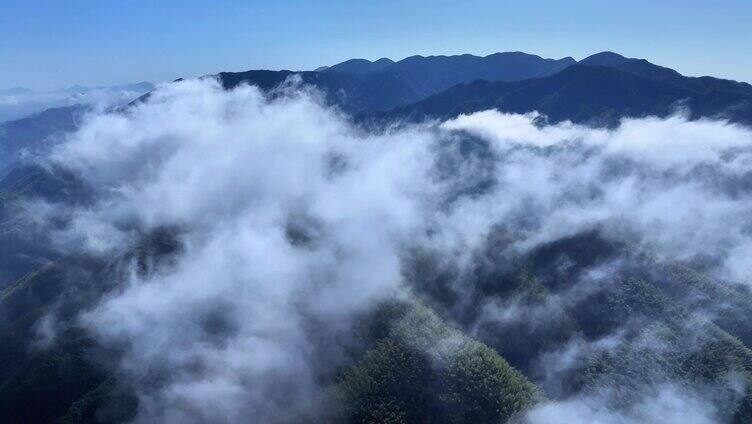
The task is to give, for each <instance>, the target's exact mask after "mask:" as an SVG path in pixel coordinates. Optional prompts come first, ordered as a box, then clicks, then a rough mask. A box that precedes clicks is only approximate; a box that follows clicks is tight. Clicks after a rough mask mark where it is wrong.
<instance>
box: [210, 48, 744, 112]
mask: <svg viewBox="0 0 752 424" xmlns="http://www.w3.org/2000/svg"><path fill="white" fill-rule="evenodd" d="M292 74H298V75H300V77H301V79H302V81H303V82H304V83H306V84H310V85H313V86H316V87H317V88H319V89H320V90H322V91H323V92H324V93H325V95H326V98H327V101H329V102H330V103H332V104H335V105H337V106H339V107H340V108H342V109H343V110H344V111H345V112H348V113H350V114H352V115H355V116H356V117H357V120H358V121H361V122H369V121H371V122H375V123H384V122H389V121H394V120H405V119H407V120H409V121H416V120H423V119H443V118H449V117H452V116H456V115H458V114H461V113H471V112H475V111H479V110H485V109H491V108H496V109H499V110H502V111H505V112H515V113H526V112H531V111H539V112H541V113H543V114H545V115H546V116H547V117H548V118H549V120H550V121H551V122H559V121H563V120H571V121H574V122H580V123H586V124H589V125H595V126H614V125H617V124H618V122H619V120H620V119H621V118H623V117H642V116H648V115H656V116H667V115H669V114H672V113H675V112H676V111H677V110H682V109H686V110H687V111H688V113H689V116H690V118H692V119H698V118H701V117H710V118H722V119H728V120H730V121H732V122H739V123H743V124H752V86H751V85H750V84H747V83H744V82H737V81H731V80H725V79H720V78H714V77H708V76H703V77H687V76H684V75H682V74H680V73H679V72H677V71H675V70H673V69H670V68H666V67H663V66H659V65H655V64H653V63H651V62H649V61H647V60H645V59H634V58H627V57H624V56H622V55H619V54H617V53H614V52H601V53H596V54H594V55H591V56H588V57H586V58H585V59H582V60H581V61H579V62H578V61H576V60H574V59H573V58H571V57H565V58H563V59H544V58H542V57H540V56H536V55H531V54H526V53H522V52H506V53H495V54H492V55H488V56H485V57H480V56H473V55H459V56H427V57H424V56H411V57H408V58H405V59H402V60H400V61H397V62H394V61H392V60H390V59H386V58H383V59H379V60H377V61H373V62H371V61H369V60H366V59H351V60H347V61H345V62H342V63H338V64H335V65H332V66H328V67H321V68H319V69H318V70H317V71H303V72H293V71H287V70H284V71H247V72H223V73H220V74H218V75H217V76H218V77H219V79H220V80H221V81H222V84H223V86H224V87H225V88H232V87H235V86H237V85H238V84H241V83H248V84H253V85H258V86H259V87H260V88H262V89H270V88H272V87H274V86H276V85H278V84H280V83H281V82H283V81H285V79H286V78H288V77H289V76H290V75H292Z"/></svg>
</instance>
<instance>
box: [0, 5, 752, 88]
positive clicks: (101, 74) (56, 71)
mask: <svg viewBox="0 0 752 424" xmlns="http://www.w3.org/2000/svg"><path fill="white" fill-rule="evenodd" d="M750 22H752V0H716V1H711V0H707V1H691V0H690V1H675V0H650V1H648V0H636V1H635V0H633V1H617V0H607V1H604V0H601V1H594V0H593V1H591V0H587V1H576V0H572V1H522V0H516V1H504V0H496V1H486V0H483V1H461V0H454V1H444V0H432V1H428V0H426V1H423V0H420V1H411V0H401V1H392V0H384V1H368V2H367V1H353V0H350V1H339V0H336V1H322V2H316V1H312V0H308V1H230V0H215V1H209V0H206V1H191V0H180V1H177V0H149V1H146V0H128V1H125V0H120V1H116V0H98V1H97V0H37V1H29V0H3V1H2V2H0V88H7V87H13V86H25V87H30V88H34V89H51V88H59V87H64V86H69V85H73V84H83V85H109V84H117V83H126V82H135V81H141V80H148V81H155V82H157V81H164V80H171V79H174V78H177V77H190V76H197V75H203V74H207V73H216V72H219V71H225V70H246V69H258V68H265V69H313V68H316V67H318V66H320V65H325V64H332V63H336V62H339V61H342V60H344V59H348V58H352V57H364V58H367V59H377V58H379V57H383V56H386V57H390V58H392V59H401V58H404V57H406V56H410V55H413V54H422V55H429V54H459V53H473V54H489V53H493V52H497V51H510V50H520V51H525V52H529V53H535V54H539V55H541V56H544V57H554V58H560V57H564V56H573V57H574V58H575V59H581V58H583V57H585V56H587V55H589V54H591V53H595V52H598V51H603V50H613V51H616V52H619V53H622V54H624V55H627V56H631V57H644V58H647V59H648V60H650V61H652V62H655V63H658V64H661V65H665V66H669V67H672V68H675V69H677V70H679V71H680V72H682V73H684V74H687V75H714V76H719V77H725V78H732V79H737V80H745V81H749V82H752V27H751V25H750Z"/></svg>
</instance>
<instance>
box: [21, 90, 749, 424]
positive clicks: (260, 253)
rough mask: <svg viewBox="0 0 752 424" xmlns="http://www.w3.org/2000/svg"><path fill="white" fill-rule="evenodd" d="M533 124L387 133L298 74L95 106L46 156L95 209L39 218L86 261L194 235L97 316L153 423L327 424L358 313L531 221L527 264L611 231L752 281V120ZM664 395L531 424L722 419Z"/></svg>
mask: <svg viewBox="0 0 752 424" xmlns="http://www.w3.org/2000/svg"><path fill="white" fill-rule="evenodd" d="M536 118H537V115H536V114H534V113H531V114H527V115H509V114H503V113H500V112H497V111H486V112H480V113H476V114H473V115H469V116H460V117H457V118H456V119H452V120H449V121H446V122H428V123H423V124H416V125H402V126H399V127H393V128H387V129H385V130H383V131H378V132H374V131H367V130H365V129H363V128H361V127H359V126H357V125H354V124H353V123H352V122H351V121H350V120H349V118H348V117H347V116H345V115H343V114H342V113H340V112H339V111H338V110H337V109H336V108H332V107H329V106H326V105H324V104H323V102H322V100H321V96H319V95H318V94H317V93H316V92H315V91H314V90H311V89H309V88H306V87H301V86H299V85H298V84H296V83H294V82H292V83H291V84H289V85H288V86H286V87H283V88H280V89H279V90H278V91H276V92H274V93H273V95H271V96H270V95H268V93H263V92H261V91H259V90H258V89H256V88H255V87H250V86H241V87H239V88H237V89H234V90H231V91H226V90H223V89H222V88H221V86H220V84H219V83H218V82H216V81H215V80H213V79H210V78H206V79H200V80H186V81H181V82H177V83H172V84H166V85H162V86H160V87H158V89H157V90H156V91H154V92H153V93H152V95H151V96H150V97H149V99H148V100H146V101H144V102H142V103H140V104H138V105H135V106H133V107H132V108H130V109H129V110H127V111H125V112H112V113H105V112H100V113H96V114H92V115H90V116H89V117H88V118H87V119H86V120H85V122H84V124H83V125H82V127H81V129H80V130H79V131H77V132H76V133H74V134H72V135H70V136H69V137H68V139H67V140H66V142H65V143H63V144H61V145H59V146H57V147H56V148H55V150H54V151H53V153H52V154H51V155H50V157H49V158H48V163H49V164H54V165H55V166H62V167H64V168H67V169H69V170H71V171H73V172H74V174H75V175H76V176H77V177H78V178H80V179H81V180H82V181H83V182H84V183H85V184H86V185H87V186H88V187H90V188H91V190H92V192H93V197H92V199H93V200H91V201H88V202H83V203H81V204H79V205H77V206H73V205H61V204H43V203H37V204H35V205H33V206H34V207H33V208H32V210H34V211H35V213H36V215H37V219H36V221H35V222H37V223H42V224H40V225H44V224H43V223H45V222H53V221H54V222H55V223H60V222H65V223H66V224H65V225H64V226H60V225H57V224H56V225H55V226H52V225H51V226H50V228H49V233H50V234H51V240H52V242H53V243H54V244H55V245H56V246H58V247H59V248H60V249H61V250H66V251H69V252H70V251H77V252H82V253H86V254H87V255H92V256H95V257H103V258H104V257H118V256H119V255H120V256H121V257H122V255H123V254H124V253H125V252H128V251H129V250H132V249H134V248H135V247H136V246H138V243H140V242H141V240H142V239H143V237H144V235H145V234H150V233H153V232H155V231H160V230H163V229H168V230H169V232H170V234H172V235H173V236H174V237H175V238H176V239H177V240H178V242H179V245H180V249H179V252H178V253H177V254H176V256H175V258H174V260H171V261H169V262H167V263H164V264H161V265H160V264H154V265H153V266H152V267H150V268H149V269H148V271H147V272H142V271H143V270H139V269H137V266H136V264H132V270H131V271H130V272H126V273H125V274H124V275H125V276H124V277H123V278H122V279H123V281H121V282H119V287H118V289H117V290H114V291H112V292H109V293H108V294H106V295H105V296H103V297H102V299H101V301H99V302H98V303H97V304H96V306H94V307H92V308H91V309H89V310H87V311H85V312H83V313H81V315H80V317H79V322H80V325H82V326H83V327H85V328H87V329H88V330H89V331H90V332H91V333H92V334H93V336H94V337H95V338H96V339H97V340H98V341H99V342H100V343H102V344H103V345H111V346H118V348H121V349H122V350H123V354H122V356H121V357H120V358H119V360H118V362H117V364H116V368H117V372H118V373H119V374H120V375H122V376H124V378H125V379H126V380H127V381H128V383H129V384H130V385H132V387H134V389H135V391H136V393H137V396H138V397H139V400H140V403H139V411H138V416H137V420H139V421H144V422H202V421H210V422H243V421H247V420H249V417H253V418H252V419H253V420H254V421H258V422H289V421H296V420H298V419H300V418H301V417H308V418H310V417H316V416H318V414H321V413H323V412H322V411H321V409H322V408H323V405H325V404H326V402H325V399H324V397H325V396H326V395H325V391H324V389H323V387H322V385H323V383H322V381H324V380H326V378H325V377H326V375H329V374H331V373H333V372H334V370H335V369H336V367H337V366H340V365H341V364H343V363H344V362H345V361H346V359H347V358H346V355H345V354H344V353H343V352H341V350H342V349H344V346H341V347H342V349H340V344H342V342H341V340H342V339H343V338H347V335H348V332H349V331H350V330H351V325H352V321H353V319H354V317H356V316H358V314H360V313H362V312H363V311H365V310H367V309H368V308H370V307H372V306H373V305H375V304H377V303H378V302H379V301H381V300H383V299H387V298H390V297H394V296H398V297H400V296H410V295H411V287H409V285H407V284H406V283H405V279H404V275H405V266H406V265H405V264H406V259H407V258H408V257H409V256H410V252H412V251H414V249H416V248H417V249H424V250H428V251H432V252H435V253H436V255H437V257H439V258H441V260H442V261H447V262H451V263H452V264H453V266H455V267H456V268H457V269H458V270H459V271H458V275H460V276H461V275H462V273H463V272H469V271H468V270H470V268H471V262H472V256H473V252H476V251H478V250H479V249H482V248H483V246H484V243H485V242H486V241H487V238H488V235H489V233H491V232H492V231H494V230H495V229H498V228H499V227H500V226H502V227H504V228H509V229H513V230H514V234H515V235H514V238H513V240H512V242H511V243H510V244H509V245H507V246H506V247H505V249H507V250H508V251H509V252H510V253H509V254H510V255H520V254H524V253H525V252H528V251H531V250H532V249H534V248H536V247H537V246H540V245H542V244H545V243H548V242H551V241H554V240H557V239H560V238H562V237H567V236H572V235H575V234H579V233H582V232H586V231H588V230H592V229H598V230H599V231H601V232H602V234H603V236H604V237H606V238H608V239H611V240H617V241H620V242H623V243H627V244H629V245H630V246H633V247H634V249H637V250H640V251H647V252H650V254H651V255H654V257H656V258H659V259H661V260H674V261H684V262H687V263H693V262H694V261H698V260H699V259H698V258H701V259H702V261H701V262H702V264H703V271H704V272H707V273H708V274H709V275H711V276H713V277H715V278H717V279H719V280H723V281H727V282H730V283H737V284H749V283H752V281H749V279H748V278H749V277H748V276H749V268H750V267H749V265H750V262H749V259H748V258H749V255H750V253H752V235H751V231H752V173H751V172H750V169H751V168H750V164H752V131H750V130H749V129H747V128H744V127H740V126H737V125H733V124H729V123H727V122H724V121H711V120H700V121H688V120H687V119H686V118H685V117H684V116H682V115H681V114H679V115H676V116H673V117H670V118H667V119H658V118H643V119H625V120H624V121H623V122H622V124H621V125H620V126H619V127H618V128H616V129H613V130H607V129H594V128H589V127H585V126H579V125H574V124H570V123H562V124H558V125H554V126H539V125H536V122H537V121H538V120H537V119H536ZM462 281H463V279H462V278H457V279H456V281H455V282H454V283H453V284H454V286H453V290H456V291H458V292H461V291H462V290H463V287H462ZM486 308H490V311H489V313H488V314H486V315H485V318H484V319H513V318H514V316H517V315H516V314H517V312H515V310H514V305H513V304H504V303H495V304H489V305H486ZM544 312H545V311H544ZM545 313H547V312H545ZM489 314H490V315H489ZM512 315H514V316H512ZM489 316H491V318H489ZM603 346H605V347H599V348H607V347H608V345H607V344H604V345H603ZM587 348H588V349H590V348H592V346H588V347H587ZM550 357H551V358H562V356H561V355H559V356H556V355H553V354H551V355H550ZM549 365H550V364H549ZM657 390H658V393H659V394H660V396H658V397H656V398H646V399H642V400H641V401H640V402H638V403H637V405H636V406H635V407H634V408H633V410H632V411H626V412H625V411H619V412H615V411H610V410H608V409H604V408H603V407H601V406H599V405H600V403H599V401H598V399H593V398H585V399H583V398H573V399H565V400H561V401H558V402H552V403H545V404H543V405H542V406H541V407H539V408H536V409H535V410H534V411H532V412H531V413H530V415H529V417H528V418H529V420H530V421H531V422H535V423H548V422H561V419H562V417H566V419H565V421H568V422H601V423H621V422H637V421H639V420H640V419H643V418H644V417H646V416H651V417H653V418H654V419H655V420H654V421H655V422H675V421H676V420H679V419H680V418H681V419H682V421H684V422H692V423H705V422H713V421H714V420H715V417H716V415H714V414H716V413H717V411H715V410H714V409H713V406H712V405H709V404H708V402H706V401H703V399H702V396H701V395H700V394H698V393H699V392H698V391H697V390H694V389H692V390H682V389H681V388H678V387H676V386H675V385H671V384H668V383H667V384H666V385H662V386H661V387H659V388H657ZM650 411H653V412H654V413H653V412H650Z"/></svg>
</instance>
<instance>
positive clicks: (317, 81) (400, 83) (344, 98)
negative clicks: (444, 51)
mask: <svg viewBox="0 0 752 424" xmlns="http://www.w3.org/2000/svg"><path fill="white" fill-rule="evenodd" d="M574 63H576V61H575V60H574V59H572V58H571V57H567V58H564V59H558V60H556V59H544V58H542V57H540V56H536V55H531V54H526V53H522V52H507V53H495V54H492V55H489V56H485V57H480V56H473V55H469V54H468V55H459V56H427V57H424V56H411V57H408V58H405V59H402V60H400V61H398V62H393V61H391V60H390V59H386V58H383V59H379V60H377V61H374V62H371V61H368V60H365V59H351V60H348V61H345V62H342V63H339V64H336V65H333V66H330V67H326V68H319V69H320V70H319V71H303V72H296V73H297V74H299V75H300V76H301V77H302V78H303V81H304V82H305V83H311V84H313V85H316V86H317V87H319V88H321V89H322V90H323V91H324V92H326V93H327V94H328V97H330V98H336V99H337V100H336V103H337V104H338V105H339V106H340V107H342V108H343V109H344V110H345V111H348V112H351V113H360V112H371V111H378V110H389V109H392V108H395V107H399V106H404V105H407V104H410V103H414V102H417V101H419V100H421V99H424V98H426V97H428V96H430V95H432V94H435V93H438V92H441V91H444V90H446V89H448V88H450V87H452V86H454V85H456V84H460V83H466V82H472V81H475V80H477V79H486V80H492V81H518V80H523V79H527V78H534V77H541V76H547V75H553V74H555V73H557V72H559V71H561V70H563V69H565V68H566V67H568V66H570V65H572V64H574ZM291 73H293V72H292V71H287V70H282V71H247V72H223V73H220V74H218V76H219V78H220V79H221V80H222V83H223V85H224V86H225V87H226V88H232V87H234V86H235V85H237V84H239V83H242V82H246V83H249V84H254V85H258V86H259V87H261V88H268V87H269V84H270V83H271V82H273V81H283V80H284V79H285V78H286V77H287V76H288V75H289V74H291ZM332 90H334V91H332Z"/></svg>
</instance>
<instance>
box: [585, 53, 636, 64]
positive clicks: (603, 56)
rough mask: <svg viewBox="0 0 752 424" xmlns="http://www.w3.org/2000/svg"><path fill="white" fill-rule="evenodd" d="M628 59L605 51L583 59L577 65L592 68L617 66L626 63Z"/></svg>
mask: <svg viewBox="0 0 752 424" xmlns="http://www.w3.org/2000/svg"><path fill="white" fill-rule="evenodd" d="M628 60H629V59H628V58H626V57H624V56H622V55H620V54H618V53H614V52H610V51H605V52H600V53H596V54H594V55H590V56H588V57H586V58H585V59H582V60H581V61H580V62H579V63H581V64H583V65H594V66H612V67H613V66H619V65H622V64H624V62H627V61H628Z"/></svg>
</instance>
